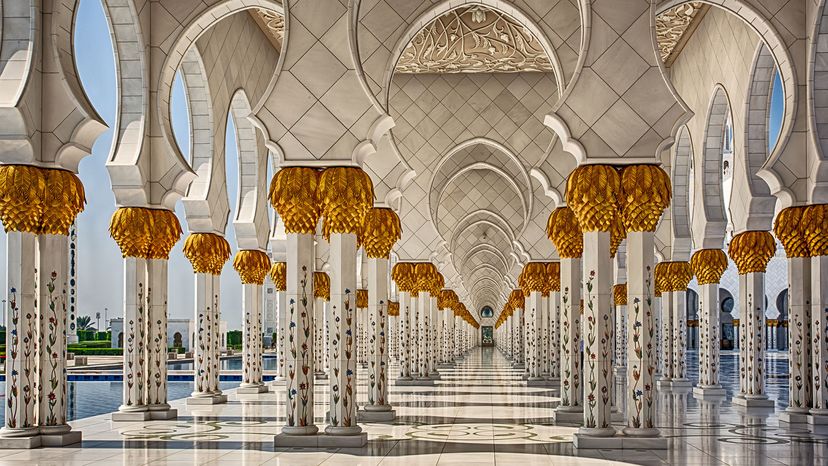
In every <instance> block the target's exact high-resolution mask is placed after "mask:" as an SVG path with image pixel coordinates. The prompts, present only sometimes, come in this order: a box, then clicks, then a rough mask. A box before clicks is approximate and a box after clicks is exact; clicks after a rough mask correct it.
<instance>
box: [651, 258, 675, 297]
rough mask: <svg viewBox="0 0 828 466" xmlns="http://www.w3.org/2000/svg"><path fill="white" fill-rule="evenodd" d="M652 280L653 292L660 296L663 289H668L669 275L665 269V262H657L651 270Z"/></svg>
mask: <svg viewBox="0 0 828 466" xmlns="http://www.w3.org/2000/svg"><path fill="white" fill-rule="evenodd" d="M653 281H654V282H655V284H654V285H655V286H654V288H655V289H654V290H653V294H654V295H655V296H656V297H660V296H661V293H662V292H663V291H668V292H669V291H670V288H671V286H670V275H669V274H668V271H667V262H659V263H658V264H656V265H655V269H654V270H653Z"/></svg>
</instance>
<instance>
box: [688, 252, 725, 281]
mask: <svg viewBox="0 0 828 466" xmlns="http://www.w3.org/2000/svg"><path fill="white" fill-rule="evenodd" d="M690 267H691V268H692V269H693V274H695V275H696V279H697V280H698V282H699V285H707V284H710V283H719V280H721V279H722V274H723V273H724V272H725V270H727V255H726V254H725V252H724V251H722V250H721V249H699V250H698V251H696V252H694V253H693V256H692V257H691V258H690Z"/></svg>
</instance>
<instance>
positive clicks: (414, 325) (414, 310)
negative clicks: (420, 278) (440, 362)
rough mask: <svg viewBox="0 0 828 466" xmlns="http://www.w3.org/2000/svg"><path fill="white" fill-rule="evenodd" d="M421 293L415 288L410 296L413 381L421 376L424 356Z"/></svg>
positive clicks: (410, 354) (409, 359) (410, 360)
mask: <svg viewBox="0 0 828 466" xmlns="http://www.w3.org/2000/svg"><path fill="white" fill-rule="evenodd" d="M419 296H420V292H419V291H418V290H417V289H416V288H415V289H413V290H412V291H411V294H410V295H409V298H408V301H409V303H410V304H409V324H408V325H409V335H410V338H409V340H408V367H409V369H408V370H409V374H410V376H411V378H412V379H416V378H418V377H419V376H420V358H421V357H422V356H421V355H422V354H423V350H424V348H423V341H422V340H423V339H422V332H420V325H421V323H420V320H421V318H422V317H421V316H422V313H421V309H420V299H419Z"/></svg>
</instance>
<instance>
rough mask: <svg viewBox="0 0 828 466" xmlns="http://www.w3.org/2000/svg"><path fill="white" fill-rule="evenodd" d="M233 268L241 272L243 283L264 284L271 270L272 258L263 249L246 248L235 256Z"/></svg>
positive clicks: (240, 276)
mask: <svg viewBox="0 0 828 466" xmlns="http://www.w3.org/2000/svg"><path fill="white" fill-rule="evenodd" d="M233 268H234V269H236V272H238V273H239V278H241V282H242V284H244V285H262V284H264V281H265V277H267V272H269V271H270V258H269V257H268V256H267V253H264V252H262V251H257V250H255V249H244V250H241V251H239V252H237V253H236V257H234V258H233Z"/></svg>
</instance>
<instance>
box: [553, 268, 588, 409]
mask: <svg viewBox="0 0 828 466" xmlns="http://www.w3.org/2000/svg"><path fill="white" fill-rule="evenodd" d="M581 274H582V272H581V258H580V257H572V258H568V257H564V258H561V297H560V306H561V349H560V351H561V404H560V406H558V408H557V410H558V411H561V412H572V413H580V412H581V411H583V409H584V408H583V394H582V391H581V309H580V307H581V306H580V301H581Z"/></svg>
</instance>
